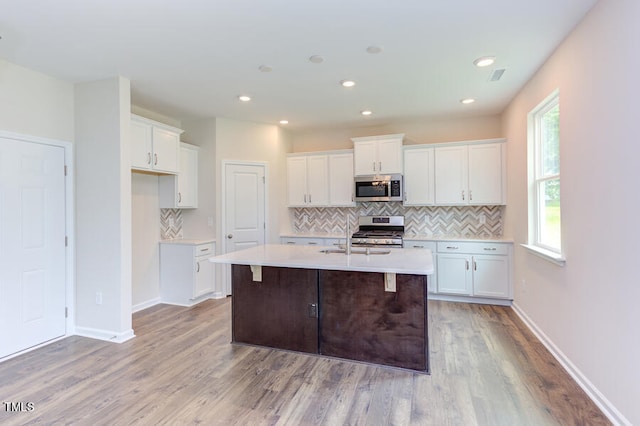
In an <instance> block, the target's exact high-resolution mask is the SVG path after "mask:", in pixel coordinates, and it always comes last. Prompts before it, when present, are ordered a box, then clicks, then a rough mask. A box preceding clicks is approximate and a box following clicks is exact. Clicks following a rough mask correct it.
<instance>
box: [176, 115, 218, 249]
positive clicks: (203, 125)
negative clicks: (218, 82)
mask: <svg viewBox="0 0 640 426" xmlns="http://www.w3.org/2000/svg"><path fill="white" fill-rule="evenodd" d="M183 129H184V131H185V132H184V133H183V134H182V140H183V141H185V142H187V143H190V144H192V145H197V146H199V147H200V150H199V151H198V208H197V209H183V211H182V219H183V226H182V231H183V235H184V238H194V239H200V238H214V237H215V235H216V233H215V218H216V216H217V215H216V189H215V183H216V119H215V118H210V119H204V120H194V121H185V122H184V123H183ZM209 219H211V220H212V222H211V226H209V223H210V222H209ZM216 248H217V247H216Z"/></svg>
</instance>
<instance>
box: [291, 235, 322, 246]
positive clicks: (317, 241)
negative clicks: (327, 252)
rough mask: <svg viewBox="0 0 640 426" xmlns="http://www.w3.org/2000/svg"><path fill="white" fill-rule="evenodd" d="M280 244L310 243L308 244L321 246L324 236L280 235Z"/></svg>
mask: <svg viewBox="0 0 640 426" xmlns="http://www.w3.org/2000/svg"><path fill="white" fill-rule="evenodd" d="M280 244H297V245H310V246H323V245H325V242H324V238H309V237H281V238H280Z"/></svg>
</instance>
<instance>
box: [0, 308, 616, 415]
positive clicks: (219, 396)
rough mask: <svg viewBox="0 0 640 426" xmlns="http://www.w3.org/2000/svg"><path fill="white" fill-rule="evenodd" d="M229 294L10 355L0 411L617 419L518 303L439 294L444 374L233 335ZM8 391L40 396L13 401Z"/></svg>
mask: <svg viewBox="0 0 640 426" xmlns="http://www.w3.org/2000/svg"><path fill="white" fill-rule="evenodd" d="M230 306H231V303H230V300H229V299H227V300H215V301H214V300H210V301H206V302H203V303H201V304H200V305H198V306H196V307H193V308H190V309H189V308H181V307H176V306H169V305H158V306H155V307H152V308H150V309H147V310H145V311H142V312H139V313H137V314H135V315H134V321H133V325H134V330H135V333H136V336H137V337H136V338H135V339H132V340H130V341H128V342H125V343H123V344H114V343H105V342H101V341H96V340H92V339H87V338H82V337H70V338H67V339H64V340H62V341H59V342H56V343H53V344H51V345H49V346H46V347H43V348H41V349H38V350H35V351H32V352H30V353H27V354H25V355H22V356H20V357H16V358H14V359H10V360H7V361H5V362H3V363H0V401H1V402H2V403H3V404H2V405H0V424H3V425H5V424H74V425H103V424H105V425H120V424H121V425H128V424H143V425H156V424H171V425H174V424H196V423H200V424H204V425H229V424H239V425H258V424H287V425H308V424H326V425H344V424H361V425H387V424H395V425H408V424H414V425H465V426H466V425H476V424H478V425H536V426H537V425H598V424H609V423H608V421H607V420H606V418H605V417H604V416H603V415H602V414H601V413H600V412H599V410H598V409H597V407H596V406H595V405H594V404H593V403H592V402H591V401H590V400H589V399H588V398H587V396H586V395H585V394H584V392H583V391H582V390H581V389H580V388H579V387H578V386H577V385H576V384H575V383H574V382H573V381H572V380H571V379H570V377H569V376H568V374H567V373H565V371H564V370H563V369H562V368H561V367H560V366H559V364H558V363H557V362H556V361H555V360H554V359H553V357H552V356H551V355H550V354H549V353H548V352H547V351H546V349H545V348H544V347H543V346H542V344H541V343H540V342H539V341H537V340H536V339H535V337H534V336H533V335H532V334H531V333H529V332H528V330H527V329H526V327H525V326H524V325H523V324H522V322H521V321H520V320H519V319H518V318H517V317H516V315H515V314H514V313H513V311H512V310H511V309H510V308H504V307H497V306H483V305H468V304H460V303H447V302H435V301H430V302H429V311H430V312H429V319H430V324H429V332H430V346H431V348H430V354H431V370H432V373H431V375H422V374H417V373H412V372H407V371H403V370H397V369H392V368H385V367H377V366H371V365H365V364H359V363H354V362H349V361H341V360H334V359H327V358H323V357H318V356H310V355H303V354H297V353H291V352H284V351H278V350H271V349H264V348H255V347H248V346H237V345H231V344H230V343H229V342H230V340H231V333H230ZM4 402H14V403H15V402H25V403H26V402H32V403H33V404H34V407H33V408H34V409H33V411H31V412H7V411H6V406H5V405H4Z"/></svg>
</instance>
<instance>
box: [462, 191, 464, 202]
mask: <svg viewBox="0 0 640 426" xmlns="http://www.w3.org/2000/svg"><path fill="white" fill-rule="evenodd" d="M462 201H464V189H463V190H462Z"/></svg>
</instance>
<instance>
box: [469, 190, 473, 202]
mask: <svg viewBox="0 0 640 426" xmlns="http://www.w3.org/2000/svg"><path fill="white" fill-rule="evenodd" d="M469 201H473V193H472V192H471V190H469Z"/></svg>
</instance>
